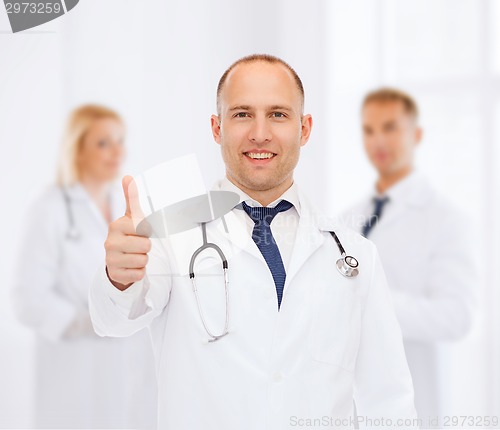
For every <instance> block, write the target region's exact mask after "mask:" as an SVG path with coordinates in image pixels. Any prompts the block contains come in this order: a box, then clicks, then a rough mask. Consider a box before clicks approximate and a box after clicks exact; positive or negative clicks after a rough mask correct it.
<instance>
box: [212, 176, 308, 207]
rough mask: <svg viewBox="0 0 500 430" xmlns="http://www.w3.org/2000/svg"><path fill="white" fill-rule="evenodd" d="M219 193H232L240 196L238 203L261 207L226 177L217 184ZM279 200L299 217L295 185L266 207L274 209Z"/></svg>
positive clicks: (297, 193) (298, 203)
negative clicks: (292, 209) (288, 204)
mask: <svg viewBox="0 0 500 430" xmlns="http://www.w3.org/2000/svg"><path fill="white" fill-rule="evenodd" d="M219 188H220V190H221V191H232V192H234V193H237V194H238V195H239V196H240V203H241V202H245V203H246V204H248V206H254V207H255V206H262V205H261V204H260V203H259V202H258V201H256V200H254V199H252V198H251V197H250V196H249V195H248V194H247V193H245V192H244V191H243V190H241V189H240V188H238V187H237V186H236V185H235V184H233V183H232V182H231V181H230V180H229V179H227V177H224V178H223V179H221V181H220V182H219ZM281 200H287V201H289V202H290V203H291V204H292V205H293V206H294V208H295V210H296V211H297V213H298V214H299V216H300V199H299V192H298V188H297V185H296V183H295V182H294V183H293V184H292V185H291V186H290V188H288V189H287V190H286V191H285V192H284V193H283V194H282V195H281V196H280V197H279V198H277V199H276V200H274V201H273V202H271V203H269V204H268V205H267V207H270V208H274V207H275V206H276V205H277V204H278V203H279V202H281Z"/></svg>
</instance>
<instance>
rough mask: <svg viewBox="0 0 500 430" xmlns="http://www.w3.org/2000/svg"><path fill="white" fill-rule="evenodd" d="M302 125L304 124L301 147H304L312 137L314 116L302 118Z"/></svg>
mask: <svg viewBox="0 0 500 430" xmlns="http://www.w3.org/2000/svg"><path fill="white" fill-rule="evenodd" d="M301 123H302V124H301V126H302V130H301V138H300V146H304V145H305V144H306V143H307V141H308V140H309V136H311V130H312V125H313V121H312V116H311V115H309V114H307V115H304V116H303V117H302V121H301Z"/></svg>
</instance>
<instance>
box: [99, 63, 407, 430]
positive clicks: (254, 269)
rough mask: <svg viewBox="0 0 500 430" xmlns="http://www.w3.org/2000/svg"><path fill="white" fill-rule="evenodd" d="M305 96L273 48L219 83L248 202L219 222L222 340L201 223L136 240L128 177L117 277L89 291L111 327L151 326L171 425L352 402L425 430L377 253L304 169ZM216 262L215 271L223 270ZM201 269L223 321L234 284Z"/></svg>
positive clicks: (312, 413) (165, 421)
mask: <svg viewBox="0 0 500 430" xmlns="http://www.w3.org/2000/svg"><path fill="white" fill-rule="evenodd" d="M303 106H304V90H303V87H302V83H301V81H300V79H299V77H298V76H297V74H296V73H295V72H294V70H293V69H292V68H291V67H290V66H289V65H288V64H286V63H285V62H283V61H282V60H280V59H278V58H275V57H271V56H267V55H257V56H250V57H245V58H243V59H240V60H239V61H237V62H236V63H235V64H233V65H232V66H231V67H230V68H229V69H228V70H227V71H226V72H225V73H224V75H223V76H222V78H221V80H220V83H219V86H218V91H217V111H218V115H213V116H212V118H211V126H212V132H213V136H214V139H215V141H216V142H217V143H218V144H219V145H220V148H221V151H222V157H223V159H224V163H225V166H226V177H225V178H224V179H222V180H221V181H220V182H219V183H218V184H217V186H216V188H215V189H218V190H227V191H233V192H236V193H237V194H238V195H239V196H240V203H239V204H238V205H237V206H236V207H235V208H234V209H232V210H231V211H230V212H229V213H228V214H227V215H226V216H225V221H226V223H227V227H228V231H229V234H226V233H225V228H224V226H223V223H222V222H221V221H220V220H217V221H213V222H211V223H209V224H208V225H207V234H208V239H209V241H211V242H214V243H216V244H217V245H218V246H220V247H221V249H222V250H223V251H224V253H225V254H226V255H227V256H228V257H229V258H228V264H229V272H228V274H229V316H230V319H229V333H228V334H227V335H226V336H224V337H222V338H220V339H219V340H217V341H215V342H207V338H208V335H207V332H206V330H205V329H204V326H203V323H202V320H201V317H200V313H199V311H198V308H197V303H196V298H195V294H194V292H193V288H192V286H191V283H190V279H189V276H188V275H187V274H186V273H185V268H186V267H188V265H189V259H190V256H191V254H192V253H193V251H194V250H196V249H197V248H198V247H199V246H200V233H199V231H193V230H192V231H188V232H185V233H179V234H177V235H174V236H171V237H169V238H168V239H161V240H158V239H155V240H154V243H153V245H152V241H151V240H150V239H148V238H144V237H139V236H137V235H136V232H135V229H134V224H133V222H132V219H131V211H132V210H133V208H134V205H136V201H135V195H134V193H133V192H132V191H133V188H130V191H129V185H130V181H131V178H130V177H126V178H124V181H123V182H124V193H125V197H126V200H127V208H128V209H127V213H126V214H125V216H124V217H122V218H120V219H118V220H117V221H115V222H114V223H112V224H111V225H110V228H109V235H108V238H107V241H106V244H105V246H106V265H107V267H106V269H107V274H106V270H105V269H104V268H103V269H102V270H101V271H100V272H99V273H98V275H97V278H96V280H95V282H94V284H93V286H92V288H91V291H90V306H91V315H92V320H93V323H94V327H95V329H96V332H97V333H98V334H100V335H103V336H128V335H130V334H132V333H134V332H136V331H138V330H140V329H142V328H144V327H148V328H149V329H150V331H151V335H152V341H153V344H154V348H155V354H156V366H157V374H158V381H159V422H158V428H159V429H161V430H170V429H171V430H198V429H203V430H212V429H213V430H216V429H217V430H233V429H238V430H247V429H248V430H265V429H269V430H280V429H291V428H352V427H353V419H352V415H353V409H354V408H353V400H354V401H355V403H356V407H357V412H358V417H359V418H358V420H359V422H360V427H361V428H365V427H373V428H384V427H390V428H405V427H413V426H415V421H414V420H413V418H414V417H415V410H414V406H413V388H412V382H411V377H410V374H409V371H408V367H407V364H406V360H405V356H404V351H403V345H402V339H401V333H400V329H399V327H398V323H397V320H396V317H395V314H394V311H393V308H392V305H391V302H390V296H389V292H388V289H387V286H386V280H385V277H384V273H383V271H382V268H381V265H380V262H379V259H378V256H377V252H376V250H375V248H374V246H373V245H372V244H371V243H370V242H368V241H366V240H365V239H363V238H362V237H361V236H359V235H357V234H356V233H353V232H351V231H349V230H344V229H340V228H337V226H335V225H333V224H332V223H331V222H330V221H328V220H326V219H325V218H322V217H321V216H320V215H319V214H318V213H317V212H316V211H315V210H314V209H313V208H312V207H311V205H310V204H309V203H308V201H307V200H306V198H305V196H304V195H303V194H302V193H301V191H300V190H299V188H298V186H297V185H296V184H295V182H294V180H293V170H294V168H295V166H296V165H297V162H298V160H299V154H300V149H301V147H302V146H303V145H305V144H306V143H307V141H308V139H309V136H310V133H311V127H312V118H311V116H310V115H304V114H303ZM264 207H265V208H264ZM131 208H132V209H131ZM195 230H197V229H195ZM330 230H335V232H336V233H337V235H338V236H339V238H340V241H341V242H342V244H343V246H344V247H345V249H346V250H347V253H348V254H351V255H353V256H355V257H356V258H357V259H358V260H359V265H360V266H359V268H360V269H359V270H360V272H359V275H358V276H357V277H353V278H348V277H344V276H342V275H341V274H340V273H339V272H338V271H337V268H336V265H335V262H336V261H337V259H338V258H339V257H340V254H339V249H338V247H337V245H336V243H335V241H334V239H333V238H332V236H331V235H330V233H329V231H330ZM180 244H183V247H184V248H185V249H181V248H183V247H182V246H180ZM217 261H218V263H217V264H218V265H217V266H210V265H208V269H207V270H208V271H207V274H208V275H210V274H212V275H214V273H215V272H214V270H215V269H213V267H217V270H218V271H219V272H220V271H221V269H220V260H217ZM203 270H204V268H203V267H201V266H200V267H199V268H197V278H199V279H200V281H199V282H200V294H202V292H203V291H205V293H206V292H207V291H213V292H214V293H213V294H205V295H204V296H203V309H204V310H205V317H206V319H207V322H208V325H209V326H210V327H212V328H213V327H215V328H217V327H218V328H219V329H220V328H221V327H223V322H224V321H223V318H224V312H225V311H224V296H223V294H221V293H220V292H221V290H218V289H217V288H218V287H217V285H219V287H220V288H222V285H223V283H222V285H220V282H221V281H220V277H218V276H205V277H199V273H200V272H203ZM212 283H213V285H212ZM217 283H219V284H217ZM214 331H216V330H215V329H214ZM125 359H126V358H125ZM398 420H399V421H398Z"/></svg>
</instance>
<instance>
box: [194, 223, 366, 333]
mask: <svg viewBox="0 0 500 430" xmlns="http://www.w3.org/2000/svg"><path fill="white" fill-rule="evenodd" d="M201 231H202V235H203V244H202V245H201V246H200V247H199V248H198V249H197V250H195V251H194V253H193V255H192V256H191V261H190V262H189V278H190V279H191V283H192V285H193V291H194V295H195V297H196V305H197V307H198V313H199V314H200V318H201V322H202V324H203V327H204V328H205V331H206V332H207V334H208V336H209V339H208V341H209V342H215V341H216V340H219V339H220V338H222V337H224V336H225V335H226V334H228V333H229V330H228V327H229V288H228V287H229V279H228V274H227V272H228V268H229V266H228V263H227V258H226V256H225V255H224V252H222V249H220V247H219V246H217V245H216V244H215V243H211V242H208V240H207V226H206V223H201ZM329 233H330V234H331V235H332V237H333V238H334V239H335V243H336V244H337V246H338V248H339V251H340V258H339V259H338V260H337V262H336V266H337V270H338V271H339V273H340V274H341V275H342V276H344V277H346V278H355V277H356V276H358V274H359V262H358V260H357V259H356V258H354V257H353V256H351V255H347V254H346V252H345V249H344V247H343V246H342V243H341V242H340V239H339V238H338V236H337V235H336V234H335V232H334V231H330V232H329ZM206 249H214V250H215V251H216V252H217V254H219V257H220V259H221V261H222V271H223V274H224V293H225V297H226V320H225V323H224V329H223V330H222V332H221V334H214V333H213V332H212V331H211V330H210V329H209V328H208V325H207V322H206V320H205V315H204V314H203V310H202V307H201V303H200V298H199V296H198V287H197V285H196V280H195V273H194V264H195V261H196V257H198V256H199V255H200V254H201V253H202V252H203V251H204V250H206Z"/></svg>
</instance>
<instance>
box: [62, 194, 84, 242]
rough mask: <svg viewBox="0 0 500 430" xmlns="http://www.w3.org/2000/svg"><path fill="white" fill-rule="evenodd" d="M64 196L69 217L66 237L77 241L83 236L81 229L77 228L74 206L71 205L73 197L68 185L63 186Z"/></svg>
mask: <svg viewBox="0 0 500 430" xmlns="http://www.w3.org/2000/svg"><path fill="white" fill-rule="evenodd" d="M61 191H62V193H63V197H64V205H65V206H66V215H67V217H68V230H66V239H68V240H70V241H73V242H77V241H79V240H80V238H81V234H80V231H79V230H78V229H77V228H76V223H75V216H74V214H73V207H72V205H71V198H70V197H69V194H68V191H67V190H66V187H61Z"/></svg>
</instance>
